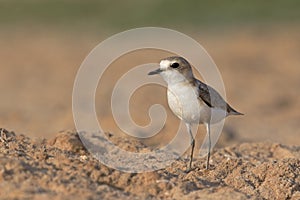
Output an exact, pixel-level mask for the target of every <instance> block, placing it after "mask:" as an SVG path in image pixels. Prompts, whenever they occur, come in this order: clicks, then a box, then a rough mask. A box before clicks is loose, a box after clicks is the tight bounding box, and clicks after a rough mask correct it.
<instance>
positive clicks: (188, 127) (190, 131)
mask: <svg viewBox="0 0 300 200" xmlns="http://www.w3.org/2000/svg"><path fill="white" fill-rule="evenodd" d="M186 127H187V129H188V132H189V134H190V136H191V145H192V151H191V157H190V164H189V169H188V170H191V169H192V162H193V155H194V148H195V139H194V136H193V133H192V129H191V124H188V123H187V124H186Z"/></svg>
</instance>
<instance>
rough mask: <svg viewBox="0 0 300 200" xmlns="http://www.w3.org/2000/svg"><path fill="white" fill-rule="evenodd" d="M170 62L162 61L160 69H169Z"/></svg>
mask: <svg viewBox="0 0 300 200" xmlns="http://www.w3.org/2000/svg"><path fill="white" fill-rule="evenodd" d="M170 63H171V62H170V61H169V60H162V61H160V63H159V65H160V69H167V68H168V67H169V66H170Z"/></svg>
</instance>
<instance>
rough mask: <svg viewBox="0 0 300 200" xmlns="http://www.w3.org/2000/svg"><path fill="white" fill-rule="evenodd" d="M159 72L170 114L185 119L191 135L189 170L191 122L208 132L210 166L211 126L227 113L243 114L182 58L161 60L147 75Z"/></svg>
mask: <svg viewBox="0 0 300 200" xmlns="http://www.w3.org/2000/svg"><path fill="white" fill-rule="evenodd" d="M154 74H160V75H161V76H162V77H163V79H164V80H165V81H166V82H167V85H168V90H167V96H168V104H169V107H170V108H171V110H172V111H173V113H174V114H175V115H176V116H177V117H178V118H179V119H181V120H183V121H184V122H185V125H186V127H187V131H188V132H189V134H190V137H191V145H192V150H191V155H190V163H189V170H190V169H191V167H192V161H193V154H194V147H195V139H194V136H193V134H192V130H191V126H192V124H205V126H206V131H207V134H208V153H207V162H206V169H209V159H210V151H211V138H210V125H211V124H214V123H217V122H219V121H221V120H222V119H224V118H225V117H227V116H229V115H243V114H242V113H240V112H238V111H236V110H234V109H233V108H232V107H231V106H230V105H229V104H228V103H226V101H225V100H224V99H223V98H222V97H221V95H220V94H219V93H218V92H217V91H216V90H214V89H213V88H212V87H210V86H208V85H206V84H205V83H203V82H201V81H200V80H198V79H196V78H195V77H194V75H193V71H192V67H191V65H190V64H189V62H188V61H187V60H185V59H184V58H182V57H178V56H173V57H168V58H165V59H162V60H161V61H160V68H159V69H157V70H155V71H152V72H149V73H148V75H154Z"/></svg>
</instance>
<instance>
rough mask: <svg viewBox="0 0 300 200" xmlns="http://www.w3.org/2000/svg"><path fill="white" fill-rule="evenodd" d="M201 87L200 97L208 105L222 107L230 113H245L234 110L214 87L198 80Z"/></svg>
mask: <svg viewBox="0 0 300 200" xmlns="http://www.w3.org/2000/svg"><path fill="white" fill-rule="evenodd" d="M197 82H198V84H199V85H198V88H199V98H201V99H202V100H203V101H204V102H205V103H206V105H208V106H209V107H211V108H221V109H224V110H226V112H227V113H228V114H229V115H243V114H242V113H240V112H238V111H236V110H234V109H233V108H232V107H231V106H230V105H229V104H228V103H226V101H225V100H224V99H223V97H222V96H221V95H220V94H219V93H218V92H217V91H216V90H215V89H214V88H212V87H210V86H209V85H206V84H205V83H203V82H201V81H199V80H197Z"/></svg>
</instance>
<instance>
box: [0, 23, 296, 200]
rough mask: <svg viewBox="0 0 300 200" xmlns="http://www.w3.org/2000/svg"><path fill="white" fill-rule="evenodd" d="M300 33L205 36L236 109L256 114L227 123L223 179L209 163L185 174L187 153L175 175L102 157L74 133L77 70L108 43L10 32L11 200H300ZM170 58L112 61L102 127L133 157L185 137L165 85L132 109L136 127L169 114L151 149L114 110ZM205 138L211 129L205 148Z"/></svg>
mask: <svg viewBox="0 0 300 200" xmlns="http://www.w3.org/2000/svg"><path fill="white" fill-rule="evenodd" d="M298 33H299V29H297V28H294V27H280V28H278V27H277V28H276V27H275V28H270V29H266V28H264V29H260V28H254V29H251V28H247V29H242V28H241V29H239V30H235V31H234V30H232V31H224V32H218V33H216V32H212V33H210V32H203V33H201V32H200V33H197V34H196V33H194V34H193V35H192V36H193V37H194V38H195V39H197V40H198V41H199V42H200V43H201V44H202V45H203V46H204V47H205V48H206V50H207V51H208V52H209V53H210V55H211V56H212V58H213V59H214V61H215V62H216V64H217V66H218V67H219V70H220V73H221V75H222V78H223V80H224V85H225V88H226V95H227V100H228V102H230V104H231V105H232V106H233V107H234V108H236V109H237V110H239V111H240V112H243V113H245V115H244V116H242V117H230V118H228V119H227V120H226V123H225V126H224V129H223V133H222V135H221V137H220V140H219V141H218V143H217V146H216V148H215V149H214V153H213V156H212V170H210V171H207V170H205V169H204V163H205V158H199V157H197V156H196V158H195V163H194V164H195V167H196V168H195V170H193V171H191V172H190V173H185V172H184V170H185V169H186V164H187V155H185V156H183V157H182V158H181V159H179V160H178V161H176V162H174V163H173V164H172V166H170V167H168V168H166V169H164V170H158V171H155V172H150V173H142V174H129V173H122V172H119V171H116V170H114V169H109V168H107V167H105V166H103V165H102V164H101V163H99V162H98V161H97V160H95V159H93V158H92V157H91V155H90V154H88V153H87V152H86V151H85V150H84V148H83V147H82V146H81V142H80V141H79V140H78V138H77V136H76V134H75V133H76V131H62V130H74V123H73V118H72V104H71V102H72V88H73V82H74V79H75V76H76V72H77V70H78V68H79V66H80V64H81V62H82V61H83V59H84V58H85V56H86V55H87V54H88V53H89V52H90V51H91V50H92V48H94V47H95V46H96V45H97V44H98V43H99V42H100V41H102V39H103V36H101V35H100V36H99V35H95V34H91V33H87V34H76V33H72V34H70V33H68V32H66V33H64V32H51V31H47V32H46V31H41V30H38V31H37V30H32V31H30V30H29V31H21V32H20V31H19V30H16V31H15V32H13V33H12V32H5V31H2V32H0V36H1V37H0V60H1V67H0V91H1V100H0V101H1V103H0V110H1V112H0V127H1V128H5V129H7V130H9V131H4V130H2V132H1V137H0V148H1V150H0V163H1V165H0V167H1V168H0V185H1V190H0V193H1V198H4V199H5V198H7V199H13V198H28V199H32V198H35V199H49V198H52V199H82V198H90V199H99V198H112V199H117V198H124V199H133V198H134V197H135V198H137V199H140V198H149V199H151V198H166V199H172V198H175V199H192V198H196V197H199V198H202V199H247V198H252V199H263V198H265V199H299V198H300V196H299V190H300V186H299V184H300V180H299V167H300V166H299V165H300V164H299V154H300V152H299V144H300V137H299V130H300V123H299V120H300V112H299V107H300V95H299V90H300V79H299V75H300V68H299V64H300V62H299V53H300V35H299V34H298ZM168 55H169V53H167V52H161V51H155V50H144V51H139V52H132V53H130V54H128V55H126V56H123V57H121V58H119V59H118V60H116V61H115V62H114V63H112V65H111V66H110V68H109V70H107V71H106V72H105V76H104V77H103V79H102V80H101V81H100V84H99V85H98V88H97V93H96V108H97V115H98V119H99V122H100V124H101V126H102V127H103V130H104V131H105V132H110V133H112V134H113V136H112V137H111V138H110V139H111V140H115V141H116V142H115V143H116V144H118V145H120V146H122V144H123V145H124V148H125V149H126V148H130V150H133V151H138V150H139V149H140V148H138V147H139V146H142V147H144V148H148V147H149V146H152V147H159V146H163V145H164V144H167V143H168V141H170V139H172V138H173V137H174V134H175V132H176V131H177V129H178V125H179V120H178V119H177V118H176V117H175V116H174V115H173V114H172V113H171V112H170V110H169V109H168V107H167V104H166V95H165V92H166V91H165V89H164V88H162V87H156V86H144V87H142V88H140V89H139V90H138V91H137V92H136V93H135V94H134V95H133V97H132V100H131V101H130V102H131V103H130V111H131V114H132V118H133V120H135V121H136V123H138V124H139V125H146V124H148V123H149V116H148V114H147V112H148V109H149V107H150V106H151V105H153V104H154V103H159V104H162V105H163V106H165V108H166V112H167V116H168V118H167V121H166V124H165V126H164V128H163V129H162V131H161V132H160V133H159V134H157V135H155V136H154V137H152V138H150V139H145V140H143V141H142V143H141V142H137V141H135V142H133V141H131V140H128V141H127V139H124V137H121V136H124V132H123V131H122V130H120V129H119V128H118V127H117V126H116V122H115V121H114V120H113V117H112V113H111V110H110V97H111V93H112V89H113V86H114V84H115V83H116V81H117V80H118V79H119V78H120V77H121V76H122V74H124V73H126V72H127V71H128V70H129V69H131V68H132V67H134V66H137V65H139V64H144V63H148V62H157V61H158V60H159V59H161V58H163V57H165V56H168ZM149 94H151V95H149ZM10 131H14V132H16V134H14V133H12V132H10ZM60 131H62V132H60ZM204 131H205V130H204V128H203V127H200V129H199V131H198V135H197V143H196V147H197V148H199V145H201V140H202V139H203V136H204ZM22 134H23V135H22ZM120 137H121V138H123V139H120ZM43 138H46V139H43ZM125 141H126V142H125ZM11 191H14V192H11Z"/></svg>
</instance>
